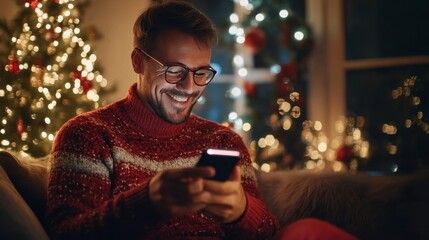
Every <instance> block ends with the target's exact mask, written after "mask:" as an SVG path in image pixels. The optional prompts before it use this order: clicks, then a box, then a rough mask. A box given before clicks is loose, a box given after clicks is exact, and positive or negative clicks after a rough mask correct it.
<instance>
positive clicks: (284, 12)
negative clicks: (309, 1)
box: [279, 9, 289, 18]
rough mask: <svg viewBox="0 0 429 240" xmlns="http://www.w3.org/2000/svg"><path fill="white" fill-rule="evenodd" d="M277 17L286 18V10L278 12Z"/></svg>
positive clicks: (287, 13) (287, 14)
mask: <svg viewBox="0 0 429 240" xmlns="http://www.w3.org/2000/svg"><path fill="white" fill-rule="evenodd" d="M279 16H280V17H281V18H287V17H288V16H289V12H288V10H286V9H282V10H280V12H279Z"/></svg>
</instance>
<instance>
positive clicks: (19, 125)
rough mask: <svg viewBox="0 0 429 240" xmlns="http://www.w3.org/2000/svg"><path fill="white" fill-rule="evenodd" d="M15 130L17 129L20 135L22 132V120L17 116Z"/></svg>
mask: <svg viewBox="0 0 429 240" xmlns="http://www.w3.org/2000/svg"><path fill="white" fill-rule="evenodd" d="M16 130H17V131H18V133H19V135H20V136H21V135H22V133H23V132H24V121H22V118H21V117H20V118H18V121H17V122H16Z"/></svg>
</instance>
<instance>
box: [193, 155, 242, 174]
mask: <svg viewBox="0 0 429 240" xmlns="http://www.w3.org/2000/svg"><path fill="white" fill-rule="evenodd" d="M238 160H240V152H238V151H235V150H226V149H212V148H210V149H207V150H205V151H204V152H203V153H202V154H201V157H200V160H199V161H198V163H197V165H196V166H197V167H203V166H211V167H213V168H214V169H215V170H216V174H215V176H214V177H213V178H211V179H213V180H217V181H225V180H226V179H228V178H229V176H230V175H231V172H232V170H233V169H234V166H235V165H236V164H237V162H238Z"/></svg>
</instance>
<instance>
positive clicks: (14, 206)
mask: <svg viewBox="0 0 429 240" xmlns="http://www.w3.org/2000/svg"><path fill="white" fill-rule="evenodd" d="M0 239H49V237H48V235H47V233H46V231H45V230H44V229H43V227H42V225H41V223H40V222H39V220H38V219H37V217H36V215H35V214H34V213H33V211H32V210H31V208H30V207H29V206H28V205H27V203H26V202H25V201H24V199H23V198H22V197H21V195H20V194H19V193H18V191H17V190H16V189H15V187H14V185H13V184H12V182H11V181H10V179H9V177H8V176H7V174H6V172H5V171H4V169H3V167H2V166H0Z"/></svg>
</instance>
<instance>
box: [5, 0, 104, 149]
mask: <svg viewBox="0 0 429 240" xmlns="http://www.w3.org/2000/svg"><path fill="white" fill-rule="evenodd" d="M16 3H17V4H18V8H19V13H18V15H17V17H16V18H15V19H14V21H13V23H12V24H11V26H9V25H8V24H5V22H4V21H3V24H1V27H2V29H1V31H2V35H1V36H2V42H1V43H2V45H3V46H2V49H7V50H6V51H2V52H1V53H0V54H2V55H0V57H1V61H0V63H1V69H0V106H1V107H0V119H1V124H0V148H2V149H9V150H13V151H17V152H22V153H26V154H29V155H31V156H33V157H40V156H45V155H46V154H48V153H49V151H50V149H51V146H52V142H53V140H54V137H55V134H56V132H57V131H58V129H59V128H60V127H61V126H62V125H63V124H64V122H66V121H67V120H69V119H70V118H72V117H74V116H76V115H77V114H80V113H83V112H86V111H89V110H92V109H96V108H98V107H99V106H100V105H102V101H101V99H100V96H101V95H102V93H103V92H106V90H105V87H106V85H107V81H106V79H105V78H104V77H103V76H102V75H101V73H100V68H99V66H98V65H97V61H96V60H97V57H96V55H95V54H94V53H93V48H92V47H91V40H94V39H95V37H94V35H96V32H95V31H94V30H93V29H92V30H91V31H88V32H86V31H84V30H82V29H81V28H80V24H81V21H80V18H79V17H80V12H81V10H82V8H83V7H85V6H86V5H85V4H81V5H78V4H76V3H75V1H74V0H24V1H23V0H17V1H16ZM6 37H7V38H8V39H9V41H8V42H7V43H6V44H5V40H4V39H5V38H6Z"/></svg>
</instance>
